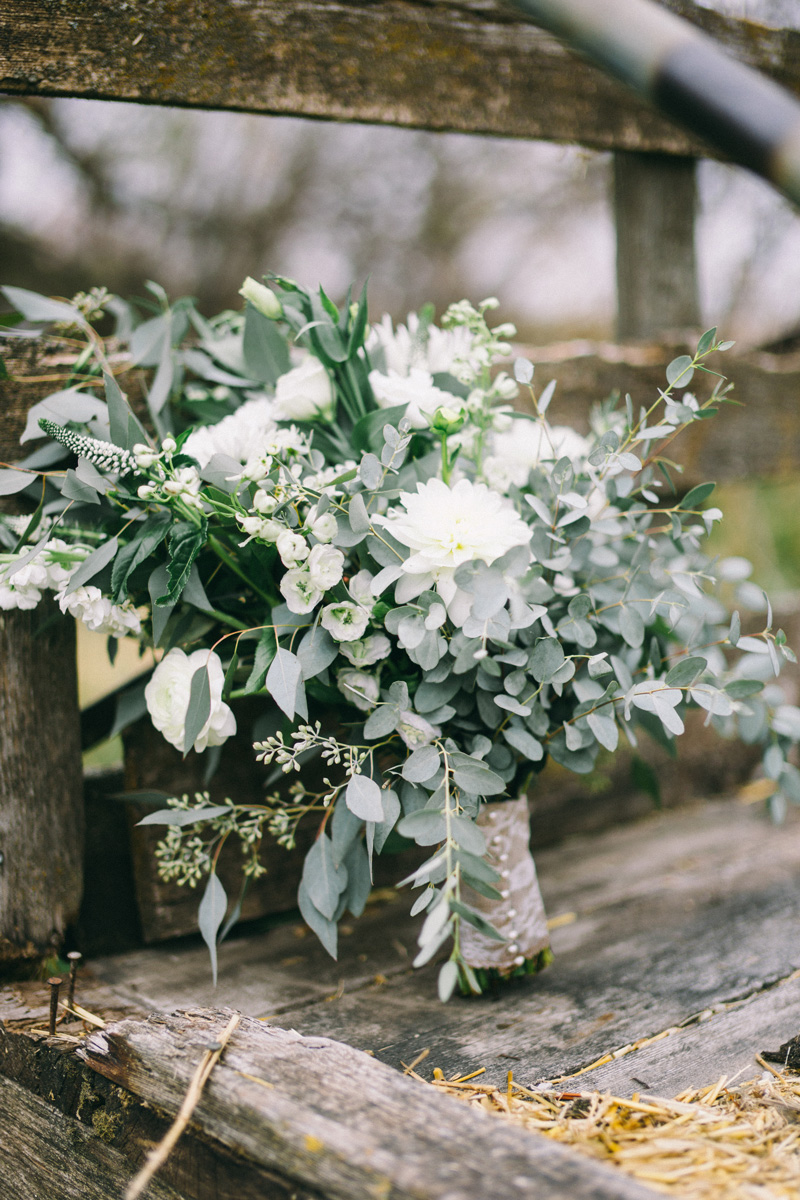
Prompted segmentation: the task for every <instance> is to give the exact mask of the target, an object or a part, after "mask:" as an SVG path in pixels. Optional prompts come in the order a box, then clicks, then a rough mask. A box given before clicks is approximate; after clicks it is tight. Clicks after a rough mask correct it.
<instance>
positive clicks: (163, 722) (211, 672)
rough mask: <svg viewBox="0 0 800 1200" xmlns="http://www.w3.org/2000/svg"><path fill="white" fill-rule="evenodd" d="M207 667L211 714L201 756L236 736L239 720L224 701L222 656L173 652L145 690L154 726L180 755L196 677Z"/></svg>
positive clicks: (200, 740)
mask: <svg viewBox="0 0 800 1200" xmlns="http://www.w3.org/2000/svg"><path fill="white" fill-rule="evenodd" d="M203 666H207V667H208V679H209V683H210V686H211V712H210V713H209V716H208V720H207V721H206V723H205V725H204V726H203V728H202V729H201V730H200V732H199V734H198V735H197V737H196V738H195V742H194V748H195V750H197V751H198V752H200V751H203V750H205V748H206V746H221V745H222V743H223V742H224V741H225V740H226V739H227V738H229V737H230V736H231V735H232V734H234V733H236V718H235V717H234V715H233V713H232V712H231V710H230V708H229V707H228V705H227V704H225V702H224V701H223V699H222V686H223V684H224V682H225V674H224V672H223V670H222V663H221V662H220V660H219V656H218V655H217V654H215V653H214V652H213V651H208V650H195V651H194V653H192V654H185V653H184V651H183V650H179V649H177V648H175V649H174V650H170V652H169V654H166V655H165V656H164V657H163V658H162V660H161V662H160V663H159V664H158V666H157V667H156V669H155V671H154V672H153V675H152V678H151V680H150V682H149V683H148V685H147V687H146V688H145V689H144V698H145V701H146V703H147V711H148V712H149V713H150V719H151V721H152V722H153V725H154V726H155V727H156V729H157V730H158V731H159V732H160V733H162V734H163V735H164V737H165V738H166V739H167V741H168V742H170V743H171V745H173V746H174V747H175V748H176V749H177V750H180V751H183V740H184V734H185V730H186V716H187V713H188V711H189V694H190V691H191V686H192V676H193V675H194V673H195V671H197V670H198V668H200V667H203Z"/></svg>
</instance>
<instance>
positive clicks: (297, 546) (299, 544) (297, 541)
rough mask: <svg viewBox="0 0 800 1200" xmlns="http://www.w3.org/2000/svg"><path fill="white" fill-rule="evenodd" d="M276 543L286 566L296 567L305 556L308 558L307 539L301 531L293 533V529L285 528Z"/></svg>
mask: <svg viewBox="0 0 800 1200" xmlns="http://www.w3.org/2000/svg"><path fill="white" fill-rule="evenodd" d="M275 545H276V547H277V550H278V554H279V555H280V558H281V562H282V563H283V565H284V566H285V567H294V566H296V564H297V563H300V562H302V561H303V559H304V558H308V543H307V542H306V539H305V538H304V537H301V536H300V534H299V533H292V531H291V529H285V530H284V531H283V533H281V534H279V535H278V538H277V539H276V541H275Z"/></svg>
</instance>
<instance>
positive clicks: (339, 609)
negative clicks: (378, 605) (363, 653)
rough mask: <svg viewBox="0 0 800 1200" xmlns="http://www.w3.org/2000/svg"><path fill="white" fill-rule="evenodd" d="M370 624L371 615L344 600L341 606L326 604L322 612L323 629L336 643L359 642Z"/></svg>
mask: <svg viewBox="0 0 800 1200" xmlns="http://www.w3.org/2000/svg"><path fill="white" fill-rule="evenodd" d="M368 623H369V613H368V612H367V611H366V609H363V608H360V607H359V605H357V604H351V603H350V602H349V600H344V601H343V602H342V603H341V604H326V605H325V607H324V608H323V610H322V628H323V629H327V631H328V633H329V634H330V635H331V637H332V638H333V640H334V641H335V642H357V641H358V640H359V639H360V637H361V635H362V633H363V632H364V630H365V629H366V628H367V625H368Z"/></svg>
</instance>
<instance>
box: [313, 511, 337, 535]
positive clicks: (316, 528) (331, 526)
mask: <svg viewBox="0 0 800 1200" xmlns="http://www.w3.org/2000/svg"><path fill="white" fill-rule="evenodd" d="M316 513H317V510H316V508H312V509H309V513H308V516H307V517H306V528H307V529H308V532H309V533H310V534H312V535H313V536H314V537H315V538H316V539H317V541H318V542H330V541H333V539H334V538H335V537H336V534H337V533H338V531H339V523H338V521H337V520H336V517H335V516H334V515H333V513H332V512H326V513H322V515H321V516H319V517H318V516H317V515H316Z"/></svg>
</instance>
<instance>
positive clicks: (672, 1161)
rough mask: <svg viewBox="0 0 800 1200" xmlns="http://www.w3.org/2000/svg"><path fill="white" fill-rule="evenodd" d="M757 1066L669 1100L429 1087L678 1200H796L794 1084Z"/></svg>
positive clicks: (438, 1075) (799, 1094)
mask: <svg viewBox="0 0 800 1200" xmlns="http://www.w3.org/2000/svg"><path fill="white" fill-rule="evenodd" d="M758 1061H759V1063H760V1065H761V1066H762V1067H764V1068H766V1070H765V1073H764V1074H763V1075H762V1076H761V1077H760V1078H758V1079H751V1080H749V1081H748V1082H746V1083H735V1082H734V1081H733V1080H728V1079H726V1077H725V1076H723V1077H722V1078H721V1079H719V1080H718V1081H717V1082H716V1083H714V1084H712V1085H711V1086H709V1087H705V1088H700V1089H698V1090H694V1091H685V1092H682V1093H680V1095H678V1096H676V1097H675V1098H674V1099H666V1098H663V1097H660V1096H650V1095H647V1096H641V1095H639V1094H638V1093H637V1094H634V1096H633V1098H632V1099H623V1098H621V1097H619V1096H612V1095H610V1094H603V1093H601V1092H596V1091H595V1092H588V1091H569V1092H565V1091H557V1090H554V1091H547V1092H535V1091H532V1090H531V1089H529V1088H525V1087H522V1086H520V1085H519V1084H516V1083H514V1081H513V1079H512V1076H511V1074H510V1073H509V1078H508V1086H507V1087H506V1088H504V1089H503V1088H499V1087H496V1086H492V1085H487V1084H481V1083H479V1082H477V1081H475V1082H470V1081H468V1079H467V1078H464V1077H461V1078H458V1077H454V1078H452V1079H449V1080H448V1079H445V1078H444V1076H443V1074H442V1072H441V1071H440V1070H438V1069H434V1078H433V1080H432V1081H431V1082H432V1083H433V1085H434V1086H435V1087H437V1088H439V1089H440V1090H442V1091H445V1092H448V1093H450V1094H451V1095H453V1096H458V1097H459V1098H460V1099H462V1100H464V1101H466V1102H467V1103H469V1104H472V1105H475V1106H478V1107H480V1108H482V1109H484V1110H486V1111H487V1112H490V1113H494V1114H497V1115H498V1116H500V1117H502V1118H503V1119H505V1120H507V1121H511V1122H512V1123H514V1124H516V1125H521V1126H523V1127H524V1128H526V1129H530V1130H534V1131H536V1132H537V1133H539V1134H544V1135H545V1136H546V1137H549V1138H552V1139H553V1140H555V1141H558V1142H561V1143H562V1144H564V1145H568V1146H571V1147H573V1148H574V1149H575V1150H578V1151H580V1152H581V1153H584V1154H586V1155H589V1156H591V1157H592V1158H595V1159H599V1160H602V1161H603V1162H605V1163H610V1164H613V1165H614V1166H616V1167H618V1168H619V1169H620V1170H622V1171H624V1172H626V1173H627V1174H629V1175H632V1176H634V1177H635V1178H637V1179H639V1180H641V1181H642V1182H643V1183H647V1184H649V1185H650V1186H651V1187H652V1188H654V1189H656V1190H658V1191H661V1192H664V1193H666V1194H667V1195H673V1196H680V1197H681V1198H682V1200H796V1198H797V1196H798V1195H800V1078H797V1077H794V1078H792V1077H791V1075H789V1074H786V1073H783V1072H781V1071H778V1070H775V1069H774V1068H773V1067H770V1066H769V1064H768V1063H766V1062H763V1060H761V1059H759V1060H758ZM767 1071H769V1074H767V1073H766V1072H767ZM412 1073H414V1074H416V1073H415V1072H412ZM417 1078H419V1076H417Z"/></svg>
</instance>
